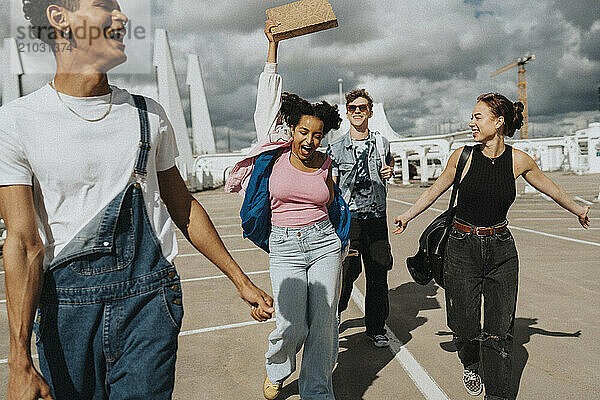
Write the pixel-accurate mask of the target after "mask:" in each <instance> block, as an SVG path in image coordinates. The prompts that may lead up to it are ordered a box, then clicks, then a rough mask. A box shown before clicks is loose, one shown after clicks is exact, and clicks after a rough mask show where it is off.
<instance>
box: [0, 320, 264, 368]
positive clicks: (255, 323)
mask: <svg viewBox="0 0 600 400" xmlns="http://www.w3.org/2000/svg"><path fill="white" fill-rule="evenodd" d="M269 322H275V320H274V319H269V320H267V321H264V322H258V321H248V322H240V323H237V324H229V325H221V326H212V327H210V328H202V329H193V330H190V331H183V332H179V336H190V335H196V334H199V333H206V332H214V331H220V330H224V329H232V328H240V327H242V326H251V325H258V324H263V323H264V324H266V323H269ZM31 358H38V355H37V354H32V355H31ZM2 364H8V358H4V359H1V360H0V365H2Z"/></svg>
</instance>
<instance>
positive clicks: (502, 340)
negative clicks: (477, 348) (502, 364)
mask: <svg viewBox="0 0 600 400" xmlns="http://www.w3.org/2000/svg"><path fill="white" fill-rule="evenodd" d="M476 340H478V341H480V342H481V346H483V347H486V348H488V349H492V350H494V351H496V352H498V354H500V356H501V357H502V358H508V357H510V355H511V353H512V351H511V349H512V340H513V335H511V334H510V333H507V334H505V335H491V334H489V333H486V332H481V334H480V335H479V336H478V337H477V339H476Z"/></svg>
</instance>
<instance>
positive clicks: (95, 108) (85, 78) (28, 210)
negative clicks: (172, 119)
mask: <svg viewBox="0 0 600 400" xmlns="http://www.w3.org/2000/svg"><path fill="white" fill-rule="evenodd" d="M23 3H24V7H23V9H24V12H25V16H26V18H27V19H29V20H30V21H31V23H32V25H33V27H34V31H35V32H37V33H38V36H39V37H40V39H42V40H43V41H44V42H45V43H46V44H47V45H50V46H52V48H53V50H54V53H55V58H56V63H57V70H56V75H55V77H54V79H53V81H52V82H51V83H50V84H48V85H45V86H44V87H42V88H41V89H39V90H37V91H35V92H34V93H32V94H30V95H29V96H26V97H23V98H20V99H18V100H16V101H14V102H11V103H10V104H8V105H6V106H4V107H2V108H1V109H0V154H2V157H1V158H0V213H1V214H2V216H3V218H4V219H5V221H6V228H7V238H6V242H5V245H4V267H5V271H6V295H7V310H8V319H9V328H10V352H9V359H8V360H9V361H8V363H9V368H10V376H9V381H8V388H7V398H8V399H17V398H18V399H37V398H38V397H42V398H44V399H52V398H54V399H57V400H58V399H68V400H73V399H132V398H136V399H170V398H171V396H172V391H173V384H174V377H175V356H176V350H177V336H178V334H179V330H180V328H181V320H182V317H183V305H182V297H181V285H180V282H179V276H178V274H177V271H176V270H175V267H174V266H173V263H172V261H173V259H174V257H175V256H176V254H177V242H176V238H175V233H174V229H173V223H175V225H177V227H178V228H179V229H181V231H182V232H183V234H184V235H185V236H186V237H187V238H188V240H189V241H190V242H191V243H192V244H193V245H194V246H195V247H196V248H197V249H198V250H199V251H200V252H201V253H203V254H204V255H205V256H206V257H208V258H209V259H210V260H211V261H212V262H213V263H215V264H216V265H217V267H218V268H219V269H221V270H222V271H223V272H224V273H225V274H226V275H227V276H228V277H229V278H230V279H231V280H232V282H233V283H234V284H235V286H236V288H237V290H238V293H239V295H240V297H241V298H242V299H243V300H244V301H245V302H246V303H248V304H249V305H251V306H252V311H251V315H252V316H253V317H254V318H255V319H257V320H259V321H264V320H266V319H268V318H269V317H270V316H271V313H272V312H273V309H272V306H271V304H272V299H271V298H270V297H269V296H268V295H267V294H266V293H264V292H263V291H262V290H260V289H259V288H257V287H256V286H254V285H253V284H252V282H251V281H250V280H249V279H248V277H247V276H246V275H245V274H244V273H243V272H242V271H241V269H240V268H239V266H238V265H237V264H236V263H235V261H234V260H233V259H232V258H231V256H230V255H229V253H228V252H227V250H226V249H225V247H224V245H223V243H222V241H221V240H220V238H219V236H218V234H217V232H216V230H215V228H214V226H213V225H212V223H211V221H210V219H209V217H208V215H207V214H206V212H205V210H204V209H203V208H202V206H201V205H200V204H199V203H198V202H197V201H196V200H194V199H193V197H192V196H191V195H190V193H189V192H188V190H187V188H186V186H185V183H184V182H183V180H182V179H181V177H180V175H179V172H178V170H177V168H176V167H175V157H176V156H177V146H176V144H175V138H174V134H173V130H172V127H171V125H170V123H169V121H168V119H167V117H166V115H165V112H164V110H163V109H162V107H161V106H160V105H159V104H157V103H156V102H154V101H153V100H151V99H147V98H144V97H142V96H135V95H130V94H129V93H128V92H127V91H126V90H123V89H120V88H117V87H115V86H110V85H109V84H108V79H107V75H106V72H107V71H109V70H110V69H112V68H114V67H116V66H117V65H119V64H122V63H123V62H125V60H126V59H127V57H126V56H125V52H124V49H125V45H124V44H123V37H124V36H125V32H126V30H125V25H126V23H127V20H128V19H127V17H126V16H125V15H124V14H123V13H122V12H121V10H120V8H119V5H118V3H117V2H116V0H78V1H73V0H54V1H51V2H50V3H51V4H50V5H49V6H48V2H47V1H42V0H23ZM94 32H102V34H101V35H91V34H92V33H94ZM36 309H38V314H37V317H36V318H35V322H34V321H33V320H34V313H35V311H36ZM32 328H33V329H34V330H35V332H36V343H37V348H38V354H39V361H40V367H41V370H42V375H43V378H42V377H41V376H40V374H39V373H38V372H37V371H36V370H35V368H34V366H33V362H32V357H31V352H30V339H31V332H32Z"/></svg>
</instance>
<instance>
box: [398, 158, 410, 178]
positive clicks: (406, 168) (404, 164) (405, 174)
mask: <svg viewBox="0 0 600 400" xmlns="http://www.w3.org/2000/svg"><path fill="white" fill-rule="evenodd" d="M400 157H402V184H403V185H410V167H409V166H408V152H407V151H406V150H402V151H401V152H400Z"/></svg>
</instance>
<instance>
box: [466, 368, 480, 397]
mask: <svg viewBox="0 0 600 400" xmlns="http://www.w3.org/2000/svg"><path fill="white" fill-rule="evenodd" d="M463 385H465V390H466V391H467V393H469V394H470V395H471V396H479V395H480V394H481V393H482V392H483V384H482V383H481V377H480V376H479V374H478V373H477V371H475V370H472V369H468V368H467V369H464V370H463Z"/></svg>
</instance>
